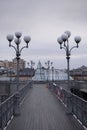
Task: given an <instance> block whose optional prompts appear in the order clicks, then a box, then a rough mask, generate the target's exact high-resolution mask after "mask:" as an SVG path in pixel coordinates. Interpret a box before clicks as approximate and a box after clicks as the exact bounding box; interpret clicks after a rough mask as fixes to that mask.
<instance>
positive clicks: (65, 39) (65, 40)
mask: <svg viewBox="0 0 87 130" xmlns="http://www.w3.org/2000/svg"><path fill="white" fill-rule="evenodd" d="M70 36H71V32H70V31H65V32H64V34H63V35H61V37H59V38H58V39H57V42H58V43H59V44H60V49H64V50H65V52H66V59H67V72H68V88H69V89H70V86H69V81H70V73H69V71H70V65H69V61H70V55H71V51H72V49H74V48H78V47H79V42H80V41H81V37H80V36H76V37H75V38H74V40H75V42H76V45H75V46H73V47H71V48H70V47H69V37H70Z"/></svg>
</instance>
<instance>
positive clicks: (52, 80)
mask: <svg viewBox="0 0 87 130" xmlns="http://www.w3.org/2000/svg"><path fill="white" fill-rule="evenodd" d="M52 81H54V67H52Z"/></svg>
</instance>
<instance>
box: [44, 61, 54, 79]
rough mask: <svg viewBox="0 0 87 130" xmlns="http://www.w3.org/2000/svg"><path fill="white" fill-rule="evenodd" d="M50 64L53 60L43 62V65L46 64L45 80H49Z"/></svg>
mask: <svg viewBox="0 0 87 130" xmlns="http://www.w3.org/2000/svg"><path fill="white" fill-rule="evenodd" d="M52 64H53V62H50V60H48V61H47V62H45V65H46V66H47V81H48V80H49V69H50V67H51V66H52Z"/></svg>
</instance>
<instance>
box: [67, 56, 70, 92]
mask: <svg viewBox="0 0 87 130" xmlns="http://www.w3.org/2000/svg"><path fill="white" fill-rule="evenodd" d="M66 59H67V73H68V89H69V90H70V72H69V71H70V65H69V60H70V57H69V56H67V57H66Z"/></svg>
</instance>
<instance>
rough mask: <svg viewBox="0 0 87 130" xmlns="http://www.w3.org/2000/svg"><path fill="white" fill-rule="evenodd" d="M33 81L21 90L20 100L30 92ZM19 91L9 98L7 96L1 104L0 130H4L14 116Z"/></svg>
mask: <svg viewBox="0 0 87 130" xmlns="http://www.w3.org/2000/svg"><path fill="white" fill-rule="evenodd" d="M31 85H32V82H28V83H27V84H26V85H25V87H24V88H22V89H21V90H20V91H19V94H20V99H19V100H20V102H21V101H22V99H23V98H24V96H25V95H26V93H27V92H28V89H29V88H30V87H31ZM18 98H19V97H17V93H15V94H13V95H12V96H10V97H9V98H7V99H6V100H5V101H4V102H2V103H1V104H0V130H3V129H4V128H5V127H6V126H7V124H8V123H9V121H11V119H12V117H14V116H15V115H16V114H15V111H17V110H16V109H17V103H18Z"/></svg>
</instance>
